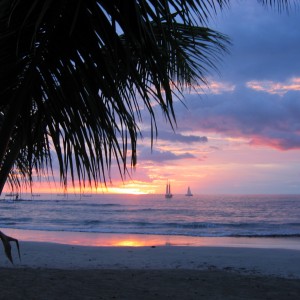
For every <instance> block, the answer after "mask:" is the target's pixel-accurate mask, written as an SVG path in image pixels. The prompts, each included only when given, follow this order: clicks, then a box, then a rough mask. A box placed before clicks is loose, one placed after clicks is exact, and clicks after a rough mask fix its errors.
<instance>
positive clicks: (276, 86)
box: [246, 77, 300, 96]
mask: <svg viewBox="0 0 300 300" xmlns="http://www.w3.org/2000/svg"><path fill="white" fill-rule="evenodd" d="M246 85H247V87H249V88H251V89H253V90H256V91H262V92H266V93H270V94H277V95H280V96H283V95H284V94H286V93H287V92H289V91H300V78H299V77H297V78H291V79H288V80H287V81H286V82H274V81H271V80H264V81H256V80H253V81H249V82H247V83H246Z"/></svg>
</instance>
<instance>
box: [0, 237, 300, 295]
mask: <svg viewBox="0 0 300 300" xmlns="http://www.w3.org/2000/svg"><path fill="white" fill-rule="evenodd" d="M21 252H22V261H21V262H20V261H18V259H17V255H16V249H15V248H14V247H13V253H14V260H15V264H14V265H11V264H10V263H9V262H8V261H7V259H6V258H5V257H4V255H2V256H1V257H0V277H1V281H0V289H1V292H0V299H141V300H143V299H157V300H159V299H183V300H184V299H300V251H299V250H289V249H267V248H245V247H207V246H205V247H182V246H147V247H87V246H84V247H83V246H76V245H62V244H56V243H37V242H21Z"/></svg>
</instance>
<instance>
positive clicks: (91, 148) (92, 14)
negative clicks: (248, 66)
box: [0, 0, 288, 257]
mask: <svg viewBox="0 0 300 300" xmlns="http://www.w3.org/2000/svg"><path fill="white" fill-rule="evenodd" d="M229 2H230V1H229V0H168V1H166V0H126V1H124V0H77V1H74V0H73V1H71V0H60V1H56V0H33V1H29V2H28V1H21V0H15V1H12V0H1V2H0V140H1V144H0V168H1V169H0V193H1V192H2V189H3V187H4V184H5V183H6V182H8V183H9V184H10V185H11V186H12V187H18V186H20V184H21V181H22V180H24V181H25V182H28V183H29V184H30V183H31V182H32V176H33V175H32V174H33V173H34V174H38V175H41V174H43V173H44V172H46V173H48V171H49V170H50V171H51V170H52V157H53V155H56V157H57V159H58V161H59V167H60V178H61V182H62V183H63V185H66V184H67V182H68V181H69V179H70V180H71V181H72V182H73V183H74V180H75V178H78V179H79V181H80V183H81V184H85V183H86V182H87V183H89V184H92V183H93V182H95V183H98V182H106V180H107V179H108V178H109V170H110V166H111V162H112V159H113V158H114V159H116V161H117V164H118V167H119V171H120V174H121V175H122V174H124V173H125V172H126V170H127V166H128V165H130V166H135V164H136V159H137V157H136V143H137V138H138V136H139V127H138V123H139V122H140V121H141V110H143V109H146V110H147V111H148V113H149V115H150V117H151V128H152V133H153V135H155V134H156V130H157V128H156V123H155V113H154V110H153V106H154V105H155V106H157V105H158V106H160V108H161V110H162V112H163V114H164V116H165V117H166V119H167V120H168V121H169V123H170V124H171V126H174V125H175V124H176V119H175V114H174V110H173V101H174V97H177V96H178V95H180V94H182V92H183V90H184V89H185V88H192V86H193V85H194V84H198V83H201V84H206V83H207V81H206V76H207V74H208V72H209V71H210V70H211V69H215V68H216V67H215V65H216V62H218V60H219V59H220V57H221V55H222V54H223V53H224V52H225V51H226V46H227V45H228V43H229V41H228V38H227V37H226V36H224V35H223V34H221V33H219V32H216V31H214V30H212V29H210V28H207V21H208V20H209V18H210V17H211V15H212V14H213V13H217V11H219V10H221V9H222V8H223V7H224V6H227V5H228V4H229ZM260 2H262V3H263V4H271V5H273V4H275V3H277V4H278V6H280V7H281V6H282V5H286V4H287V2H288V1H287V0H286V1H284V0H281V1H271V0H269V1H267V0H266V1H262V0H261V1H260ZM0 238H1V239H2V241H3V243H4V245H5V250H6V253H8V255H9V256H10V248H9V247H10V245H9V242H10V241H15V240H14V239H13V238H10V237H7V236H6V235H5V234H4V233H2V232H0ZM10 257H11V256H10Z"/></svg>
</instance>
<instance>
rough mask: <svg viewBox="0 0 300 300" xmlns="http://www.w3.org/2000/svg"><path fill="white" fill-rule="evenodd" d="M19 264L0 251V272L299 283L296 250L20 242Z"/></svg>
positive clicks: (299, 270) (14, 252) (298, 265)
mask: <svg viewBox="0 0 300 300" xmlns="http://www.w3.org/2000/svg"><path fill="white" fill-rule="evenodd" d="M20 247H21V261H20V260H19V258H18V255H17V249H16V246H15V245H14V243H13V244H12V255H13V259H14V264H13V265H12V264H10V262H9V261H8V259H7V258H6V257H5V256H4V251H3V252H2V259H1V262H0V268H14V269H19V268H35V269H38V268H42V269H64V270H74V269H102V270H103V269H109V270H126V269H129V270H135V269H136V270H197V271H203V270H204V271H218V270H223V271H224V270H225V271H233V272H238V273H242V274H248V275H249V274H250V275H263V276H277V277H282V278H297V279H300V264H299V261H300V251H299V250H289V249H270V248H243V247H212V246H201V247H186V246H147V247H146V246H143V247H128V246H127V247H126V246H124V247H111V246H105V247H103V246H101V247H100V246H97V247H95V246H78V245H66V244H57V243H45V242H22V243H21V245H20Z"/></svg>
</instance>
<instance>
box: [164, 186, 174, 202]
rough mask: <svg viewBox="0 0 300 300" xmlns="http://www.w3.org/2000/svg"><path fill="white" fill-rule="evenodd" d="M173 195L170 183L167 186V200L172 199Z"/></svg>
mask: <svg viewBox="0 0 300 300" xmlns="http://www.w3.org/2000/svg"><path fill="white" fill-rule="evenodd" d="M172 197H173V195H172V194H171V185H170V183H169V182H168V183H167V185H166V194H165V198H167V199H170V198H172Z"/></svg>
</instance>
